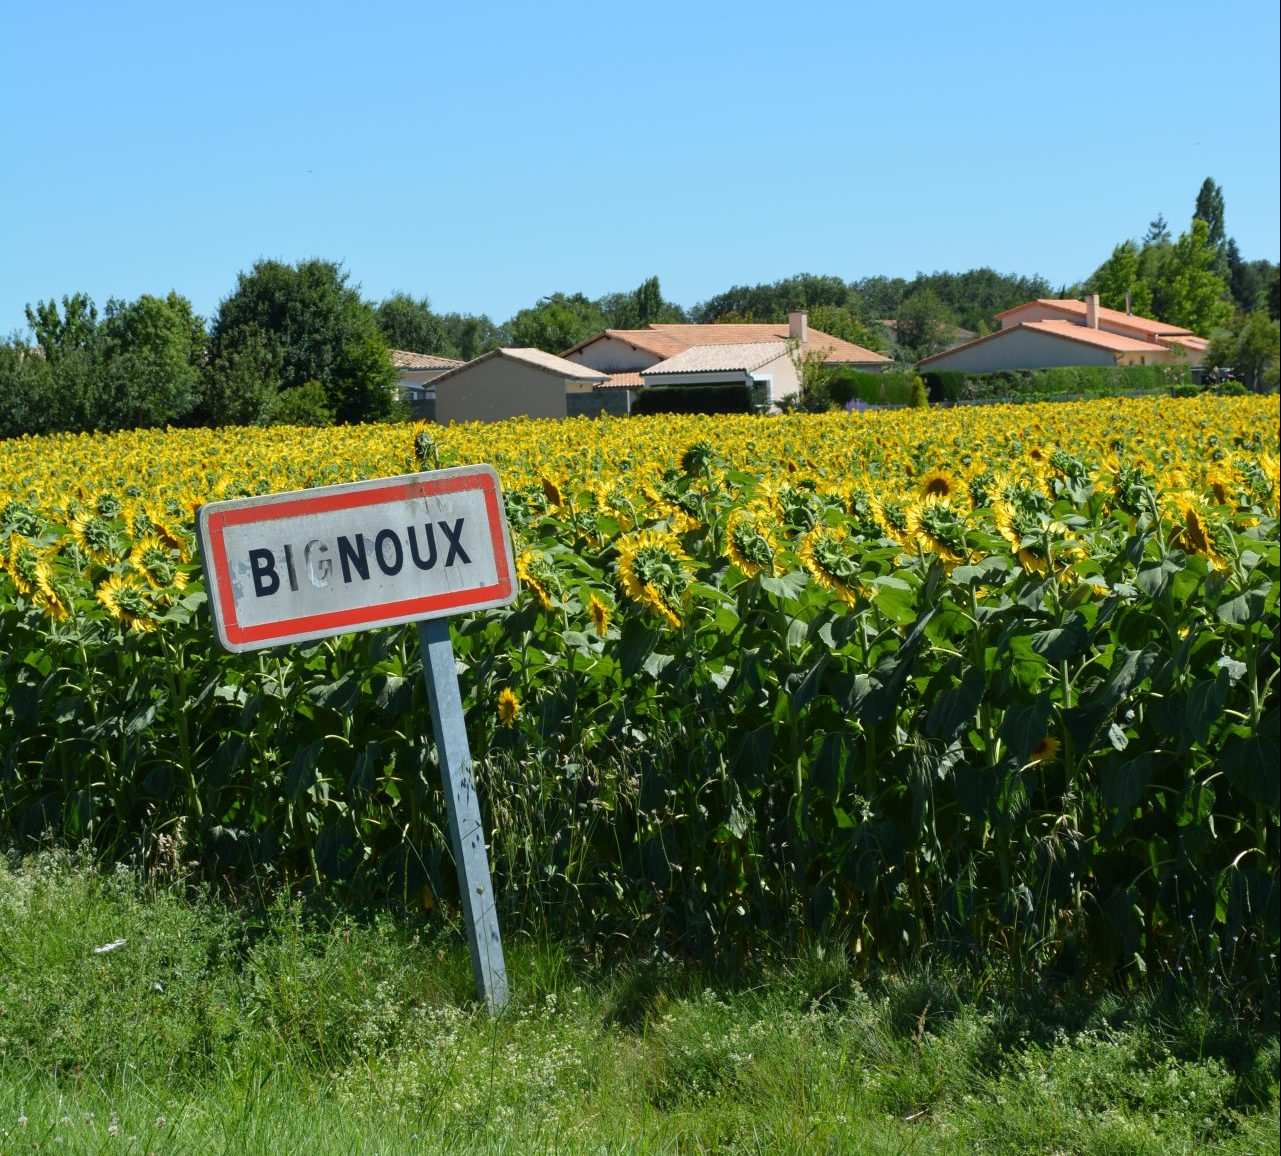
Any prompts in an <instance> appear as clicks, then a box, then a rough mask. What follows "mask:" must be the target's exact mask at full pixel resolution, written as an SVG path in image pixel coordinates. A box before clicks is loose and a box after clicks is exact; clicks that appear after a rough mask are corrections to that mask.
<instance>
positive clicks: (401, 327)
mask: <svg viewBox="0 0 1281 1156" xmlns="http://www.w3.org/2000/svg"><path fill="white" fill-rule="evenodd" d="M374 314H375V316H376V317H377V319H378V328H379V330H381V332H382V335H383V337H385V338H386V339H387V344H388V345H389V346H390V347H391V348H392V349H405V350H408V351H409V352H411V353H435V354H440V353H441V351H442V350H443V349H444V348H445V344H446V341H447V340H448V338H447V336H446V333H445V325H444V323H443V322H442V321H441V319H440V318H439V317H437V316H436V314H435V313H433V312H432V311H431V302H430V301H429V300H428V299H427V298H426V297H419V298H413V297H411V296H410V295H409V294H408V293H393V294H392V295H391V296H390V297H388V298H387V299H386V300H385V301H383V302H381V303H380V304H379V306H378V308H377V309H376V310H375V311H374Z"/></svg>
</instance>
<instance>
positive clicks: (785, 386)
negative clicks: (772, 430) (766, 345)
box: [752, 353, 801, 405]
mask: <svg viewBox="0 0 1281 1156" xmlns="http://www.w3.org/2000/svg"><path fill="white" fill-rule="evenodd" d="M752 377H753V378H754V379H755V380H756V381H760V379H761V378H762V377H768V378H771V379H772V380H771V382H770V400H771V401H772V402H773V403H774V404H775V405H778V403H779V402H780V401H785V400H787V398H789V397H795V396H796V395H797V394H798V393H800V392H801V379H800V375H799V374H798V373H797V372H796V362H794V361H793V360H792V356H791V354H789V353H784V354H782V355H780V356H779V357H776V358H774V360H773V361H767V362H766V363H765V364H764V365H762V366H761V367H760V369H754V370H752Z"/></svg>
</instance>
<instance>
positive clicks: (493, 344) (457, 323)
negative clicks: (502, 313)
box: [439, 313, 510, 361]
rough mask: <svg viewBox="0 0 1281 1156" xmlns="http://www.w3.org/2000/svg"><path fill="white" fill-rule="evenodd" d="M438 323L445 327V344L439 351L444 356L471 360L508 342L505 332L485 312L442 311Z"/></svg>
mask: <svg viewBox="0 0 1281 1156" xmlns="http://www.w3.org/2000/svg"><path fill="white" fill-rule="evenodd" d="M440 323H441V325H443V326H444V328H445V344H444V347H443V348H442V349H441V350H440V351H439V352H440V353H441V354H442V355H443V356H445V357H460V358H462V360H463V361H471V360H472V359H473V358H476V357H479V356H480V355H481V354H482V353H488V352H489V351H490V350H491V349H497V348H498V347H499V346H501V345H509V344H510V342H509V341H508V338H507V334H506V333H504V332H503V330H502V329H500V328H499V327H498V326H497V325H495V324H494V323H493V321H491V320H490V319H489V316H488V315H487V314H485V313H442V314H441V315H440Z"/></svg>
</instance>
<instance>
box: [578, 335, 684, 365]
mask: <svg viewBox="0 0 1281 1156" xmlns="http://www.w3.org/2000/svg"><path fill="white" fill-rule="evenodd" d="M565 360H566V361H572V362H574V363H575V364H577V365H586V366H589V367H590V368H592V369H598V370H600V372H601V373H633V372H635V371H636V370H638V369H648V368H649V367H650V366H651V365H657V364H658V363H659V362H660V361H662V360H663V359H662V358H661V357H659V356H658V354H656V353H647V352H646V351H645V350H643V349H637V348H635V347H634V346H631V345H628V343H627V342H626V341H621V340H619V339H618V338H617V337H602V338H601V339H600V340H599V341H593V342H592V343H591V344H590V345H584V346H583V348H582V349H578V350H575V351H574V352H573V353H571V354H569V355H568V356H567V357H566V358H565Z"/></svg>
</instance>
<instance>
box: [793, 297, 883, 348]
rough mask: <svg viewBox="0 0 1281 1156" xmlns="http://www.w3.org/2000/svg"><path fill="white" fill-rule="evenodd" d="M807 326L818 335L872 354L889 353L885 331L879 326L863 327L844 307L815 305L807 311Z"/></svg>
mask: <svg viewBox="0 0 1281 1156" xmlns="http://www.w3.org/2000/svg"><path fill="white" fill-rule="evenodd" d="M809 324H810V325H811V326H812V327H813V328H814V329H817V330H818V331H819V332H820V333H826V334H828V335H829V336H831V337H839V338H840V339H841V340H842V341H852V342H853V343H854V344H855V345H861V346H862V347H863V348H864V349H870V350H872V351H873V352H874V353H887V352H889V345H890V343H889V341H888V339H887V338H886V336H885V331H884V330H883V329H882V328H881V327H880V326H879V325H878V326H876V327H875V328H873V327H871V326H868V325H864V324H863V322H862V321H860V320H859V319H858V318H857V317H855V316H854V314H853V313H851V312H850V310H849V309H848V308H847V307H846V306H844V305H816V306H815V307H814V308H813V309H811V310H810V311H809Z"/></svg>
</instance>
